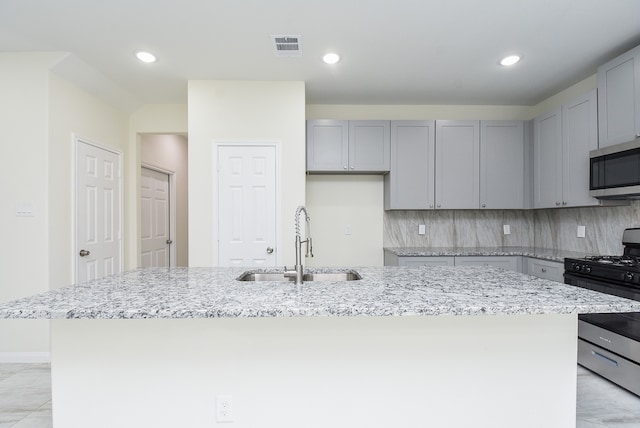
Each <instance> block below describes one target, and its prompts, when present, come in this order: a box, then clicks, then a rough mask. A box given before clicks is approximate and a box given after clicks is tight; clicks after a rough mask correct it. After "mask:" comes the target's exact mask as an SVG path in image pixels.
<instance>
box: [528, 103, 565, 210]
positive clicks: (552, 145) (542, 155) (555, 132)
mask: <svg viewBox="0 0 640 428" xmlns="http://www.w3.org/2000/svg"><path fill="white" fill-rule="evenodd" d="M561 205H562V110H561V109H560V108H558V109H554V110H553V111H550V112H549V113H546V114H543V115H541V116H538V117H536V118H535V119H534V120H533V206H534V208H552V207H558V206H561Z"/></svg>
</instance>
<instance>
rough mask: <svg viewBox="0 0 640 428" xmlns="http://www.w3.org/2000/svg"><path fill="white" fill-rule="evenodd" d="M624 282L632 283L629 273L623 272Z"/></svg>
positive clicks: (631, 276)
mask: <svg viewBox="0 0 640 428" xmlns="http://www.w3.org/2000/svg"><path fill="white" fill-rule="evenodd" d="M624 280H625V281H633V274H632V273H631V272H625V273H624Z"/></svg>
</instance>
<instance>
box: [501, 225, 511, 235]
mask: <svg viewBox="0 0 640 428" xmlns="http://www.w3.org/2000/svg"><path fill="white" fill-rule="evenodd" d="M502 231H503V233H504V234H505V235H511V225H509V224H503V225H502Z"/></svg>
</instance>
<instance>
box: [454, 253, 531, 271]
mask: <svg viewBox="0 0 640 428" xmlns="http://www.w3.org/2000/svg"><path fill="white" fill-rule="evenodd" d="M455 266H493V267H498V268H502V269H505V270H510V271H513V272H522V257H520V256H456V257H455Z"/></svg>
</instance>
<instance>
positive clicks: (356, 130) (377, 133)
mask: <svg viewBox="0 0 640 428" xmlns="http://www.w3.org/2000/svg"><path fill="white" fill-rule="evenodd" d="M389 126H390V122H389V121H388V120H355V121H349V171H367V172H384V171H389V163H390V162H389V157H390V155H391V134H390V130H389Z"/></svg>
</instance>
